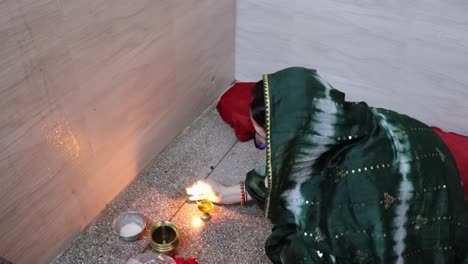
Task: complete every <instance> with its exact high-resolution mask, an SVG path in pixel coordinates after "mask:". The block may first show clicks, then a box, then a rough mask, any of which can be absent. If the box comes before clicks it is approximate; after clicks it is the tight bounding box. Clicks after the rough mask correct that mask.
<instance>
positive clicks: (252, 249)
mask: <svg viewBox="0 0 468 264" xmlns="http://www.w3.org/2000/svg"><path fill="white" fill-rule="evenodd" d="M264 160H265V156H264V153H263V152H261V151H258V150H257V149H255V147H254V146H253V144H252V143H251V142H247V143H241V142H238V141H237V140H236V138H235V137H234V134H233V131H232V129H231V128H230V127H229V126H228V125H227V124H225V123H224V122H223V121H222V120H221V118H220V117H219V115H218V113H217V111H216V109H215V108H214V107H211V108H210V109H208V110H207V111H206V112H205V113H204V114H203V115H202V116H201V117H200V118H199V119H197V120H196V121H195V122H194V123H193V124H192V125H191V126H190V127H189V128H188V129H187V130H186V131H185V132H184V133H182V134H181V135H180V136H179V137H178V138H177V139H176V140H175V141H174V142H173V143H172V144H171V145H170V146H168V147H167V148H166V149H165V150H164V151H163V152H162V153H161V154H160V155H158V156H157V157H156V158H155V159H154V160H153V161H152V162H151V163H150V164H149V165H148V166H147V167H146V168H145V169H144V170H143V171H142V172H141V173H140V174H139V175H138V177H137V178H136V179H135V180H134V182H133V183H132V184H131V185H130V186H129V187H128V188H127V189H126V190H124V192H122V194H121V195H120V196H119V197H117V198H116V199H115V201H113V202H112V203H110V204H109V206H108V207H107V208H106V209H105V210H104V211H103V212H102V213H101V214H100V215H99V216H98V217H97V218H96V219H95V220H94V221H93V223H91V224H90V225H89V226H88V227H87V228H86V229H85V230H83V231H82V233H81V234H80V235H79V236H78V237H77V238H76V239H75V240H74V241H72V242H71V243H70V245H69V246H68V247H67V248H66V249H65V250H64V251H63V252H62V253H61V254H60V255H59V256H57V257H56V259H55V260H54V261H53V263H70V264H71V263H73V264H75V263H125V262H126V260H127V259H129V258H130V257H131V256H135V255H137V254H139V253H141V252H145V251H149V250H150V248H149V237H148V230H146V232H145V234H144V235H143V236H142V237H141V238H140V239H139V240H137V241H135V242H124V241H121V240H119V238H118V237H117V235H116V234H114V233H113V232H112V227H111V225H112V221H113V219H114V218H115V217H116V216H117V215H118V214H120V213H121V212H125V211H128V210H134V211H138V212H141V213H142V214H144V215H145V217H146V218H147V221H148V222H149V224H148V227H150V226H151V224H152V223H155V222H159V221H162V220H169V221H172V222H174V223H175V224H176V225H177V226H178V228H179V232H180V242H179V245H178V247H177V255H180V256H184V257H195V258H197V259H198V261H199V262H200V263H201V264H211V263H236V264H241V263H270V262H269V260H268V258H267V257H266V255H265V253H264V242H265V240H266V238H267V237H268V235H269V233H270V230H271V225H270V223H269V221H268V220H267V219H266V218H264V217H263V212H262V211H261V210H260V209H259V208H258V207H257V206H256V205H254V204H250V205H246V206H244V207H240V206H215V208H214V209H213V212H212V219H211V220H210V221H208V222H204V223H202V225H201V226H196V225H194V224H193V221H194V219H195V218H197V217H198V211H197V208H196V205H195V204H194V203H192V202H189V201H187V196H186V195H185V191H184V189H185V187H186V186H187V185H189V184H191V183H193V182H195V181H196V180H197V179H201V178H206V177H209V178H212V179H216V180H219V181H220V182H222V183H224V184H236V183H238V182H239V180H241V179H243V178H244V177H245V173H247V172H248V171H249V170H251V169H252V168H255V167H256V166H258V165H261V164H263V163H264Z"/></svg>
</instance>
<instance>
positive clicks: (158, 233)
mask: <svg viewBox="0 0 468 264" xmlns="http://www.w3.org/2000/svg"><path fill="white" fill-rule="evenodd" d="M150 239H151V240H150V245H151V248H152V249H153V251H154V252H156V253H161V254H165V255H168V254H170V253H171V252H173V251H174V250H175V248H176V247H177V245H178V243H179V231H178V229H177V226H176V225H174V224H173V223H171V222H168V221H162V222H159V223H157V224H155V225H153V226H152V227H151V231H150Z"/></svg>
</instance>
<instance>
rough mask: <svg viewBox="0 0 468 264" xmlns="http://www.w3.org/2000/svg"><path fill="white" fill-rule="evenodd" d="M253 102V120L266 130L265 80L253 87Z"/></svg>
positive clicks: (251, 106) (251, 104) (251, 108)
mask: <svg viewBox="0 0 468 264" xmlns="http://www.w3.org/2000/svg"><path fill="white" fill-rule="evenodd" d="M252 96H253V100H252V103H250V111H251V113H252V118H253V120H255V122H257V124H259V125H260V126H261V127H263V128H265V91H264V90H263V80H262V81H259V82H257V83H256V84H255V86H254V87H252Z"/></svg>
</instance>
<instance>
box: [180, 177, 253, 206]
mask: <svg viewBox="0 0 468 264" xmlns="http://www.w3.org/2000/svg"><path fill="white" fill-rule="evenodd" d="M186 191H187V194H188V195H189V199H190V200H192V201H198V200H209V201H211V202H213V203H217V204H238V203H240V202H241V185H240V184H236V185H232V186H225V185H223V184H221V183H219V182H217V181H215V180H211V179H203V180H199V181H197V182H196V183H195V184H193V185H192V186H190V187H188V188H187V189H186ZM244 193H245V195H246V200H247V201H250V200H252V198H251V197H250V195H248V193H247V192H244Z"/></svg>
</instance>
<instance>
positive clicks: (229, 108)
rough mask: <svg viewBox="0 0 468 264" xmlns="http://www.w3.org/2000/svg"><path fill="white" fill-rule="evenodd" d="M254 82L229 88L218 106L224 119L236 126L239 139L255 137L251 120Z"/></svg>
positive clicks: (235, 129) (235, 130)
mask: <svg viewBox="0 0 468 264" xmlns="http://www.w3.org/2000/svg"><path fill="white" fill-rule="evenodd" d="M254 85H255V83H254V82H252V83H236V84H235V85H234V86H233V87H231V88H230V89H229V90H227V91H226V92H225V93H224V94H223V96H221V99H220V101H219V103H218V105H217V106H216V108H217V109H218V112H219V115H220V116H221V118H223V120H224V121H225V122H226V123H228V124H229V125H230V126H231V127H232V128H234V133H235V134H236V137H237V139H239V141H247V140H250V139H252V138H253V135H254V133H255V129H254V127H253V125H252V121H251V120H250V103H251V102H252V95H251V90H252V87H253V86H254Z"/></svg>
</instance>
